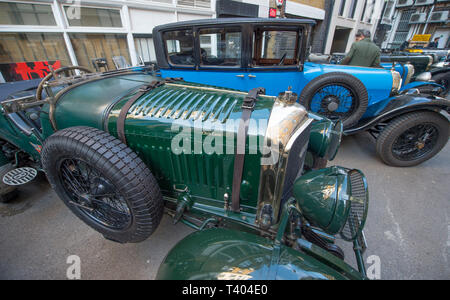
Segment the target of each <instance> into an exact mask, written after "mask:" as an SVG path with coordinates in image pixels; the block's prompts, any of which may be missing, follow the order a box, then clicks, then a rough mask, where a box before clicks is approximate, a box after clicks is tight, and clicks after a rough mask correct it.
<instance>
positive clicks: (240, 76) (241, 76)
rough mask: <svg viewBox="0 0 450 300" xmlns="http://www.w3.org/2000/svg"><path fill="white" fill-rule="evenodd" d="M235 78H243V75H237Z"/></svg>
mask: <svg viewBox="0 0 450 300" xmlns="http://www.w3.org/2000/svg"><path fill="white" fill-rule="evenodd" d="M236 77H239V78H244V75H242V74H239V75H236Z"/></svg>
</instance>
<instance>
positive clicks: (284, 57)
mask: <svg viewBox="0 0 450 300" xmlns="http://www.w3.org/2000/svg"><path fill="white" fill-rule="evenodd" d="M286 55H287V52H284V54H283V56H282V57H281V58H280V62H279V63H278V65H279V66H282V65H284V61H285V60H286Z"/></svg>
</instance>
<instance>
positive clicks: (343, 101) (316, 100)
mask: <svg viewBox="0 0 450 300" xmlns="http://www.w3.org/2000/svg"><path fill="white" fill-rule="evenodd" d="M368 101H369V96H368V94H367V90H366V88H365V86H364V84H363V83H362V82H361V81H360V80H359V79H358V78H356V77H355V76H353V75H351V74H348V73H343V72H330V73H325V74H322V75H320V76H317V77H316V78H314V79H312V80H311V81H310V82H309V83H308V84H307V85H306V86H305V87H304V88H303V90H302V92H301V94H300V98H299V102H300V104H302V105H304V106H305V108H306V109H307V110H310V111H312V112H315V113H317V114H319V115H322V116H324V117H326V118H328V119H331V120H334V121H337V120H341V121H342V124H343V127H344V129H348V128H351V127H352V126H353V125H355V124H357V123H358V122H359V120H360V119H361V118H362V117H363V115H364V113H365V112H366V109H367V105H368Z"/></svg>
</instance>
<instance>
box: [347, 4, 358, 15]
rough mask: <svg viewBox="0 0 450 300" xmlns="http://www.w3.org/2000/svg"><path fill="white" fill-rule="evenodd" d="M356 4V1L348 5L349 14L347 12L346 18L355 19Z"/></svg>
mask: <svg viewBox="0 0 450 300" xmlns="http://www.w3.org/2000/svg"><path fill="white" fill-rule="evenodd" d="M356 3H357V1H356V0H352V3H351V5H350V10H349V12H348V17H349V18H350V19H353V18H354V17H355V12H356Z"/></svg>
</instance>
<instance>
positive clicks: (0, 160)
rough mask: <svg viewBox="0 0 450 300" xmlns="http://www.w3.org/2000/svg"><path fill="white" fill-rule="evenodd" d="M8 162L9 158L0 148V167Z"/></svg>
mask: <svg viewBox="0 0 450 300" xmlns="http://www.w3.org/2000/svg"><path fill="white" fill-rule="evenodd" d="M7 164H9V159H8V158H7V157H6V156H5V154H4V153H3V152H2V150H1V149H0V167H3V166H4V165H7Z"/></svg>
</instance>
